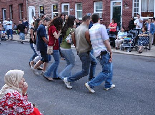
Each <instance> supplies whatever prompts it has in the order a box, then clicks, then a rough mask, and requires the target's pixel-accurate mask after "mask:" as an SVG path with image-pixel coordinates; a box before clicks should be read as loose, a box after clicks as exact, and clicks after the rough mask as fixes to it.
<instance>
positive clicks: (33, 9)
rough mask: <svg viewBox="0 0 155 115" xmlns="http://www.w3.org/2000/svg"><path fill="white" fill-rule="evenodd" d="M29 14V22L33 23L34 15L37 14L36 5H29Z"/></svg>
mask: <svg viewBox="0 0 155 115" xmlns="http://www.w3.org/2000/svg"><path fill="white" fill-rule="evenodd" d="M28 16H29V24H31V22H32V20H33V16H35V7H34V6H29V8H28Z"/></svg>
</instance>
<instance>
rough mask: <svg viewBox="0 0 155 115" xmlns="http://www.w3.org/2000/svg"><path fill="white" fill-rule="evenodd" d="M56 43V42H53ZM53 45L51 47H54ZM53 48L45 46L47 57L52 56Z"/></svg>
mask: <svg viewBox="0 0 155 115" xmlns="http://www.w3.org/2000/svg"><path fill="white" fill-rule="evenodd" d="M55 43H56V40H55ZM55 43H54V45H53V46H55ZM53 46H47V54H48V55H52V54H53Z"/></svg>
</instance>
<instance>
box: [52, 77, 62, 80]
mask: <svg viewBox="0 0 155 115" xmlns="http://www.w3.org/2000/svg"><path fill="white" fill-rule="evenodd" d="M53 79H54V80H61V79H60V78H59V77H57V78H53Z"/></svg>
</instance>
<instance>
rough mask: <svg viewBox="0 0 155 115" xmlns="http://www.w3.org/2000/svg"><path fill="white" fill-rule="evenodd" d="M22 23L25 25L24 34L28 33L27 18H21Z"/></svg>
mask: <svg viewBox="0 0 155 115" xmlns="http://www.w3.org/2000/svg"><path fill="white" fill-rule="evenodd" d="M23 25H24V26H25V34H26V35H27V33H28V26H29V23H28V21H27V18H23Z"/></svg>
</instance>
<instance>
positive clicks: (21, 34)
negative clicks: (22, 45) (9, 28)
mask: <svg viewBox="0 0 155 115" xmlns="http://www.w3.org/2000/svg"><path fill="white" fill-rule="evenodd" d="M19 37H20V39H21V40H25V34H24V33H22V32H20V33H19Z"/></svg>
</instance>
